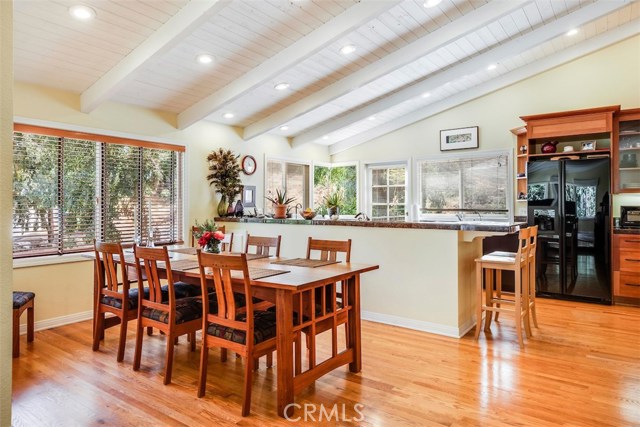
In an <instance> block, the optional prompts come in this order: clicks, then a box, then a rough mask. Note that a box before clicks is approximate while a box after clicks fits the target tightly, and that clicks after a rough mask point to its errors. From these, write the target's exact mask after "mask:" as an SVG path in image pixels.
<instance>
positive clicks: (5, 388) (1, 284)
mask: <svg viewBox="0 0 640 427" xmlns="http://www.w3.org/2000/svg"><path fill="white" fill-rule="evenodd" d="M12 6H13V5H12V2H10V1H9V2H7V1H0V425H1V426H8V425H11V346H12V340H11V337H12V329H11V324H12V303H11V301H12V298H11V291H12V284H11V282H12V278H11V268H12V266H11V222H12V221H11V216H12V206H13V202H12V185H11V180H12V177H11V174H12V167H11V165H12V153H13V150H12V146H13V144H12V143H11V141H12V139H13V138H12V136H11V135H12V128H13V111H12V110H13V104H12V101H13V88H12V84H13V13H12V12H13V10H12Z"/></svg>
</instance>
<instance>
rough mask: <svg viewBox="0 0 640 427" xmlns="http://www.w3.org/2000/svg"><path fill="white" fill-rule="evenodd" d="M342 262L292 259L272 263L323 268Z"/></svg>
mask: <svg viewBox="0 0 640 427" xmlns="http://www.w3.org/2000/svg"><path fill="white" fill-rule="evenodd" d="M339 262H340V261H330V260H322V259H307V258H292V259H284V260H279V261H271V264H281V265H293V266H296V267H311V268H316V267H322V266H324V265H331V264H337V263H339Z"/></svg>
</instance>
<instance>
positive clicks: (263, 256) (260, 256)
mask: <svg viewBox="0 0 640 427" xmlns="http://www.w3.org/2000/svg"><path fill="white" fill-rule="evenodd" d="M261 258H269V255H266V254H247V261H251V260H252V259H261Z"/></svg>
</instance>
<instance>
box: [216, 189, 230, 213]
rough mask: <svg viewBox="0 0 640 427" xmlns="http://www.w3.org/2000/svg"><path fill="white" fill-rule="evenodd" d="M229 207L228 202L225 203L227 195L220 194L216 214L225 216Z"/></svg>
mask: <svg viewBox="0 0 640 427" xmlns="http://www.w3.org/2000/svg"><path fill="white" fill-rule="evenodd" d="M228 209H229V203H227V196H226V195H224V194H223V195H222V197H220V202H219V203H218V216H219V217H225V216H227V210H228Z"/></svg>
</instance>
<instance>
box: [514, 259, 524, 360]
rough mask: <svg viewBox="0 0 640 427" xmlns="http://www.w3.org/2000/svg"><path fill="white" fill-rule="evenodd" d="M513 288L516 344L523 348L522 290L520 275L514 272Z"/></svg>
mask: <svg viewBox="0 0 640 427" xmlns="http://www.w3.org/2000/svg"><path fill="white" fill-rule="evenodd" d="M515 276H516V280H515V283H514V286H515V294H516V296H515V322H516V334H517V335H518V344H520V348H524V340H523V339H522V315H521V313H522V296H521V294H520V292H521V289H522V283H521V282H522V277H521V276H522V275H521V274H520V273H519V272H518V271H516V274H515Z"/></svg>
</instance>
